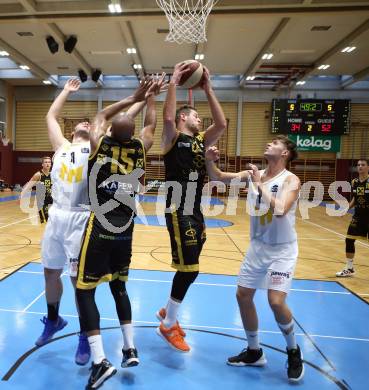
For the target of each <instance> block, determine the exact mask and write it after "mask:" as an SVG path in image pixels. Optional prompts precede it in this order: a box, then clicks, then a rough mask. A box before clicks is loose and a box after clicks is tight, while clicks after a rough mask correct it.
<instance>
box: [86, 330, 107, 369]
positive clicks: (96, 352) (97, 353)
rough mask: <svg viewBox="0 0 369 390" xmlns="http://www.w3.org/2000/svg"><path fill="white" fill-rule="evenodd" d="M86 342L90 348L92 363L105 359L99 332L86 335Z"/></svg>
mask: <svg viewBox="0 0 369 390" xmlns="http://www.w3.org/2000/svg"><path fill="white" fill-rule="evenodd" d="M88 343H89V344H90V348H91V355H92V360H93V362H94V364H99V363H101V362H102V361H103V359H105V353H104V347H103V343H102V338H101V334H98V335H95V336H89V337H88Z"/></svg>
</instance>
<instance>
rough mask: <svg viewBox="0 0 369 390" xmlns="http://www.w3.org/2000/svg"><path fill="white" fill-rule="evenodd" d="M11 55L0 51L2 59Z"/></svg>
mask: <svg viewBox="0 0 369 390" xmlns="http://www.w3.org/2000/svg"><path fill="white" fill-rule="evenodd" d="M8 55H9V53H8V52H7V51H5V50H0V56H1V57H8Z"/></svg>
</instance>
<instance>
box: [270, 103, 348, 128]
mask: <svg viewBox="0 0 369 390" xmlns="http://www.w3.org/2000/svg"><path fill="white" fill-rule="evenodd" d="M350 113H351V104H350V100H344V99H339V100H318V99H273V102H272V133H280V134H305V135H309V134H310V135H318V134H319V135H324V134H326V135H341V134H349V132H350Z"/></svg>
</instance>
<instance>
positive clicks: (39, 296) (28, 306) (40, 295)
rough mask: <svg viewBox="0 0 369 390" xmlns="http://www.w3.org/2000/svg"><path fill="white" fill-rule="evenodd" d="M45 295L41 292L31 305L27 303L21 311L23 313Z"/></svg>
mask: <svg viewBox="0 0 369 390" xmlns="http://www.w3.org/2000/svg"><path fill="white" fill-rule="evenodd" d="M44 295H45V290H44V291H42V293H41V294H39V295H38V296H37V297H36V298H35V299H34V300H33V301H32V302H31V303H29V304H28V305H27V306H26V307H25V308H24V309H23V310H22V312H23V313H25V312H26V311H27V310H28V309H29V308H30V307H31V306H32V305H33V304H34V303H36V302H37V301H38V300H39V299H40V298H41V297H42V296H44Z"/></svg>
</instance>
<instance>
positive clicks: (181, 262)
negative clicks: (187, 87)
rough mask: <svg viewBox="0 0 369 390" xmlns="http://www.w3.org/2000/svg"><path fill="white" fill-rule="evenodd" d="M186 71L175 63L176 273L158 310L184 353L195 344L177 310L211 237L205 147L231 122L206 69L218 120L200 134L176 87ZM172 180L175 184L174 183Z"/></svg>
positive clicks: (168, 120)
mask: <svg viewBox="0 0 369 390" xmlns="http://www.w3.org/2000/svg"><path fill="white" fill-rule="evenodd" d="M186 70H187V67H186V65H185V64H182V63H181V64H177V65H176V66H175V68H174V73H173V76H172V78H171V80H170V83H169V88H168V94H167V97H166V101H165V104H164V113H163V120H164V129H163V134H162V152H163V154H164V164H165V172H166V173H165V176H166V180H167V190H168V194H167V202H166V214H165V218H166V224H167V229H168V232H169V236H170V243H171V248H172V267H174V268H175V269H176V270H177V272H176V274H175V276H174V279H173V284H172V289H171V293H170V297H169V299H168V303H167V306H166V307H165V308H164V307H163V308H161V309H160V310H159V311H158V312H157V313H156V316H157V317H158V319H160V320H161V323H160V326H159V328H158V329H157V333H158V335H159V336H161V337H162V338H163V339H164V340H165V341H166V342H167V343H168V344H169V345H170V346H172V347H173V348H175V349H177V350H179V351H181V352H188V351H189V350H190V347H189V346H188V345H187V343H186V342H185V340H184V336H185V333H184V332H183V330H182V328H181V327H180V326H179V324H178V322H177V314H178V310H179V307H180V304H181V302H182V301H183V299H184V297H185V295H186V293H187V290H188V288H189V287H190V285H191V284H192V283H193V282H194V280H195V279H196V277H197V275H198V273H199V257H200V253H201V250H202V247H203V244H204V242H205V239H206V235H205V224H204V217H203V215H202V212H201V193H202V189H203V184H204V178H205V174H206V168H205V148H207V147H209V146H211V145H213V144H214V143H215V142H216V141H217V140H218V139H219V138H220V136H221V135H222V133H223V131H224V129H225V128H226V125H227V123H226V119H225V117H224V114H223V110H222V108H221V106H220V104H219V102H218V100H217V98H216V96H215V94H214V91H213V89H212V86H211V82H210V75H209V71H208V70H207V69H205V71H204V76H203V77H204V82H203V84H202V89H203V90H204V92H205V94H206V97H207V100H208V102H209V106H210V110H211V114H212V117H213V121H214V123H213V124H212V125H211V126H210V127H209V128H208V129H207V130H206V131H204V132H200V128H201V119H200V117H199V115H198V113H197V111H196V109H195V108H194V107H190V106H183V107H181V108H179V109H178V110H176V85H177V84H178V82H179V81H180V78H181V76H182V74H183V73H184V72H186ZM171 181H172V182H176V183H172V184H171V183H170V182H171ZM172 187H173V188H172Z"/></svg>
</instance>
